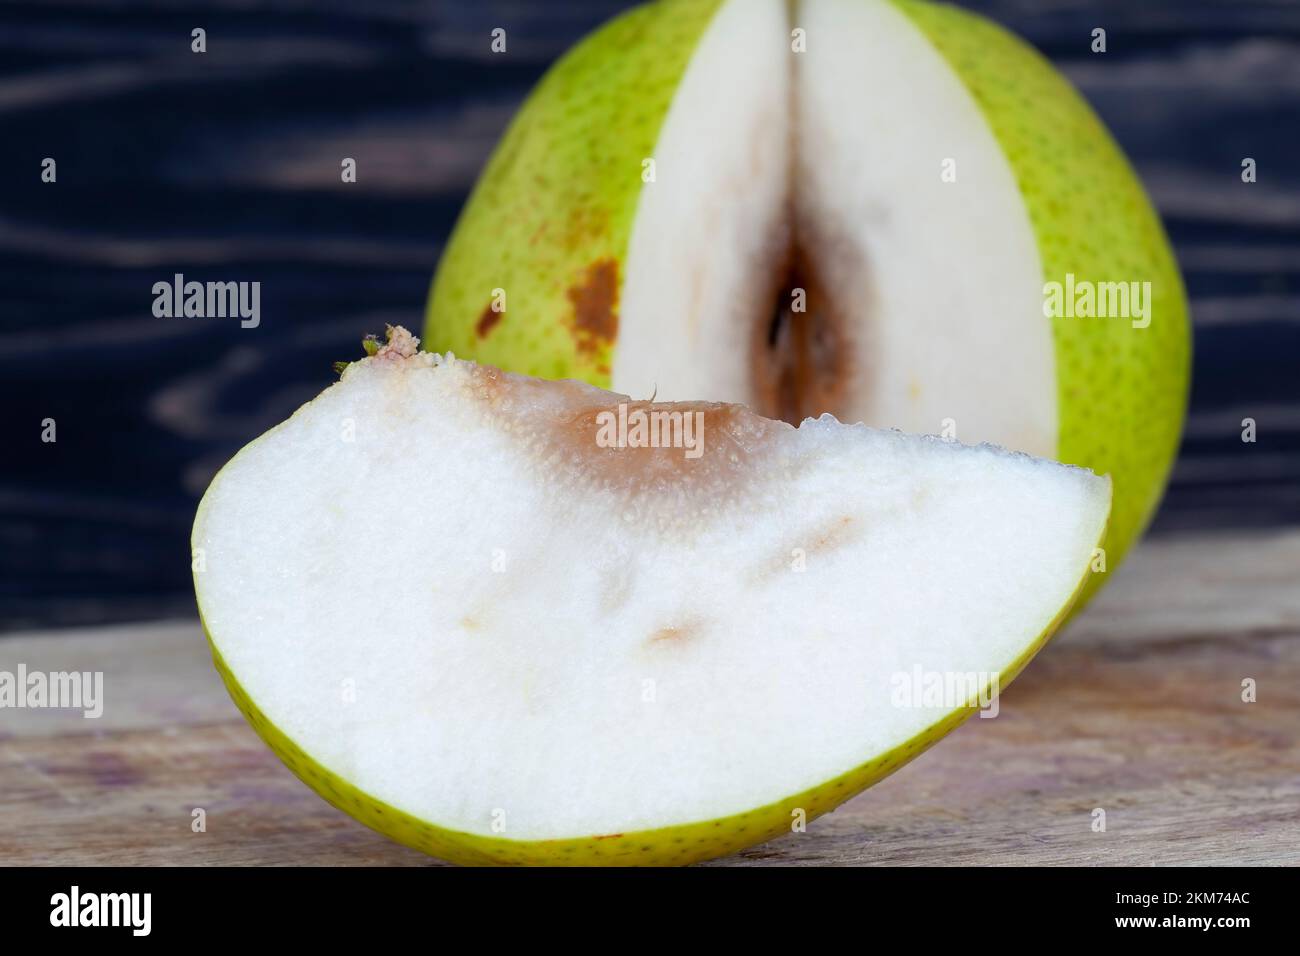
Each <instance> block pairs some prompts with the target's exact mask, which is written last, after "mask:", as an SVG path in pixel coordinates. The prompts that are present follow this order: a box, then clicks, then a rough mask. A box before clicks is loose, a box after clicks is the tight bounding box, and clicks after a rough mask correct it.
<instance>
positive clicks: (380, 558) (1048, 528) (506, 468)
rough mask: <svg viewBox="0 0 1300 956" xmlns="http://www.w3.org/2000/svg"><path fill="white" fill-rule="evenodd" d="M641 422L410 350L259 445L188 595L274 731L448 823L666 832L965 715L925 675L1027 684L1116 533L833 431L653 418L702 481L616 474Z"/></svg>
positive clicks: (1019, 485)
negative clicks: (917, 685) (1029, 666)
mask: <svg viewBox="0 0 1300 956" xmlns="http://www.w3.org/2000/svg"><path fill="white" fill-rule="evenodd" d="M406 351H407V352H409V351H410V350H406ZM630 402H631V400H630V399H628V398H626V397H625V396H621V395H616V394H614V393H610V392H605V391H602V390H600V389H597V388H594V387H591V386H587V385H581V384H577V383H573V382H558V383H550V382H542V381H540V380H536V379H530V378H525V377H520V376H513V375H508V374H505V373H502V372H499V371H498V370H496V369H493V368H490V367H486V366H479V365H475V364H473V363H471V362H466V361H460V360H456V359H454V358H453V357H450V356H448V357H441V356H438V355H433V354H430V353H415V354H403V350H400V349H394V348H391V347H390V348H386V349H384V350H382V351H381V352H380V354H379V355H378V356H376V357H372V358H369V359H365V360H363V361H360V362H356V363H353V364H352V365H350V366H348V368H347V369H346V371H345V372H344V374H343V376H342V380H341V381H340V382H339V383H337V384H335V385H334V386H332V387H330V388H328V389H327V390H326V391H325V392H323V393H322V394H321V395H320V396H319V397H318V398H317V399H315V400H314V401H312V402H310V403H309V404H307V405H304V406H303V407H302V408H300V409H299V410H298V411H297V412H296V413H295V414H294V415H293V416H292V417H291V418H290V419H289V420H288V421H286V422H285V423H283V424H281V425H279V426H277V427H276V428H274V429H273V430H271V431H270V432H268V433H267V434H266V435H264V436H263V437H262V438H260V439H258V440H256V441H255V442H253V443H252V444H250V445H249V446H247V447H246V448H245V449H244V450H243V451H241V452H240V453H239V454H238V455H237V456H236V457H235V458H234V459H233V460H232V461H231V462H230V463H229V464H228V465H227V466H226V467H225V468H224V469H223V470H222V471H221V472H220V474H219V475H218V477H217V478H216V479H215V480H214V481H213V483H212V485H211V487H210V489H209V491H208V493H207V495H206V496H205V498H204V500H203V502H202V504H201V505H200V509H199V514H198V516H197V518H196V522H195V526H194V538H193V543H194V547H195V548H196V549H201V552H202V554H203V556H204V562H203V568H202V570H201V571H199V572H198V573H196V575H195V580H196V593H197V596H198V601H199V606H200V610H201V612H202V616H203V619H204V623H205V627H206V629H207V631H208V634H209V638H210V640H211V642H212V644H213V647H214V649H215V650H216V651H217V652H218V654H219V655H220V659H221V660H223V661H224V666H225V668H226V669H227V670H228V671H229V674H230V675H233V678H234V679H235V680H236V681H237V682H238V685H239V687H240V688H242V691H243V693H245V694H246V695H247V697H248V698H249V699H250V700H251V701H253V702H255V705H256V707H257V708H258V710H259V711H260V715H261V716H262V717H264V718H265V720H266V721H267V722H269V723H270V724H271V725H273V726H274V727H275V728H276V729H277V730H278V732H279V733H280V734H283V736H284V737H285V738H287V739H288V740H289V741H291V742H292V744H293V746H294V747H295V748H296V749H297V751H300V752H301V753H302V754H304V755H306V756H308V757H309V758H310V759H311V761H313V762H314V763H315V764H316V765H318V766H319V767H320V768H323V770H324V771H325V772H327V773H328V774H330V775H332V776H333V777H336V778H337V779H339V780H342V781H345V782H346V783H347V784H349V785H350V786H351V787H354V788H356V790H357V791H359V792H360V793H361V794H364V795H365V796H366V797H368V798H372V799H374V800H375V801H379V802H381V804H382V805H383V806H385V807H390V808H395V809H396V810H397V811H399V812H401V813H403V814H406V815H409V816H410V817H411V818H414V819H415V820H418V821H423V822H426V823H428V824H429V825H430V826H431V827H435V828H439V829H445V830H447V831H454V832H456V833H460V834H469V835H481V836H483V837H484V838H486V839H497V840H508V841H522V842H530V841H554V840H561V841H562V840H567V839H575V838H588V837H593V836H601V835H609V834H617V835H621V834H625V833H637V832H643V831H667V832H670V833H671V832H672V831H673V830H674V828H678V827H684V826H687V825H691V824H698V823H700V822H702V821H711V820H720V819H724V818H729V817H733V816H735V815H736V814H741V813H744V812H746V811H749V810H751V809H753V808H758V807H764V806H768V805H770V804H773V803H775V802H777V801H780V800H782V799H783V798H786V797H788V796H790V795H792V794H796V793H800V792H803V791H806V790H809V789H810V788H814V787H816V786H818V785H819V784H821V783H823V782H825V781H829V780H832V779H834V778H836V777H839V776H841V775H843V774H845V773H846V772H848V771H850V770H852V769H853V768H855V767H859V766H861V765H862V764H864V763H865V762H867V761H870V760H871V759H873V758H874V757H877V756H878V755H881V754H886V753H888V752H890V751H892V750H894V749H895V748H898V747H900V746H902V745H904V744H906V743H907V742H908V741H912V740H915V739H917V738H918V737H919V736H920V735H922V734H924V733H925V732H926V731H927V729H929V728H932V727H933V726H934V725H935V724H936V723H938V722H939V721H940V720H941V719H943V718H944V717H945V715H948V714H950V713H951V712H952V711H953V710H954V709H955V708H954V705H953V704H952V703H951V702H949V703H948V704H947V706H945V707H943V708H941V709H938V710H936V709H934V708H933V707H925V706H916V703H917V702H915V701H914V702H913V706H900V705H899V701H898V686H899V680H900V675H909V676H910V675H913V674H915V673H925V674H933V673H937V674H954V673H957V674H969V673H978V674H986V675H998V674H1003V673H1007V672H1012V671H1014V670H1016V669H1018V667H1019V666H1020V665H1021V664H1023V662H1024V659H1025V658H1026V656H1027V655H1028V654H1030V653H1032V651H1033V650H1034V649H1035V648H1036V647H1037V646H1038V644H1039V643H1040V642H1041V641H1042V640H1043V639H1044V637H1045V635H1047V634H1048V633H1050V631H1051V630H1052V628H1053V627H1054V625H1055V623H1056V622H1058V621H1059V620H1060V618H1061V616H1062V614H1063V613H1064V611H1065V610H1066V609H1067V608H1068V607H1069V605H1070V602H1071V601H1072V599H1073V596H1074V595H1075V593H1076V591H1077V589H1078V588H1079V587H1080V585H1081V579H1083V578H1085V577H1086V575H1087V573H1088V569H1089V568H1088V566H1089V562H1090V559H1091V557H1092V554H1093V549H1094V547H1095V546H1096V545H1097V543H1098V541H1099V540H1100V538H1101V536H1102V533H1103V531H1104V527H1105V524H1106V520H1107V514H1108V510H1109V503H1110V483H1109V479H1106V478H1099V477H1097V476H1095V475H1093V474H1092V473H1091V472H1088V471H1086V470H1082V469H1078V468H1072V467H1067V466H1063V465H1058V464H1055V463H1053V462H1049V461H1043V460H1038V459H1035V458H1031V457H1028V456H1026V455H1023V454H1018V453H1010V452H1005V451H1002V450H1000V449H998V448H995V447H992V446H987V445H984V446H979V447H967V446H963V445H961V444H958V443H956V442H950V441H944V440H942V439H939V438H934V437H920V436H909V435H905V434H902V433H899V432H894V431H878V430H873V429H871V428H868V427H866V426H863V425H843V424H840V423H838V422H836V421H835V420H834V419H833V418H831V417H829V416H825V417H823V418H821V419H816V420H813V419H810V420H807V421H805V422H804V423H803V424H802V425H801V426H800V427H798V428H795V427H792V426H790V425H787V424H785V423H782V422H776V421H771V420H768V419H764V418H761V417H759V416H757V415H754V414H752V413H751V412H749V411H747V410H746V409H744V408H741V407H739V406H729V405H714V404H708V405H705V404H683V405H663V404H660V405H653V406H652V405H650V404H648V403H645V402H639V403H631V404H630V405H627V406H626V407H627V408H628V409H629V411H630V412H635V411H637V410H642V411H662V412H678V413H683V414H690V415H694V414H695V413H699V414H700V416H701V418H702V421H703V431H702V434H700V435H699V437H700V439H701V444H700V445H699V450H700V454H699V455H698V457H693V454H694V453H693V452H691V449H688V448H681V447H676V448H673V447H669V448H649V449H647V448H630V447H622V448H620V447H602V445H601V444H599V443H598V441H597V432H598V423H599V422H601V421H603V419H601V418H600V413H601V412H602V411H604V410H614V411H617V409H618V406H619V404H620V403H630ZM688 452H690V454H688ZM960 706H961V705H960V704H958V705H957V707H960ZM849 795H850V794H847V793H846V794H843V795H842V796H843V797H847V796H849ZM340 805H342V802H341V801H340ZM786 819H787V820H788V819H789V814H788V812H787V813H786ZM367 822H373V821H371V820H368V821H367ZM738 842H739V843H740V844H741V845H743V842H744V841H743V839H742V840H740V841H738Z"/></svg>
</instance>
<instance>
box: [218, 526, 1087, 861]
mask: <svg viewBox="0 0 1300 956" xmlns="http://www.w3.org/2000/svg"><path fill="white" fill-rule="evenodd" d="M1104 535H1105V531H1104V530H1103V537H1104ZM1095 576H1096V575H1094V574H1093V573H1092V572H1091V571H1090V570H1089V571H1085V572H1084V575H1083V578H1082V579H1081V580H1080V581H1079V583H1078V585H1077V586H1076V588H1075V589H1074V593H1073V595H1072V596H1071V598H1070V600H1069V601H1067V602H1066V604H1065V605H1064V606H1063V607H1062V608H1061V610H1060V611H1059V612H1058V613H1057V615H1056V617H1055V618H1053V619H1052V621H1051V623H1050V624H1048V626H1047V627H1046V629H1044V631H1043V633H1042V634H1040V635H1039V636H1038V637H1037V639H1035V640H1034V642H1033V643H1032V644H1030V646H1029V647H1027V648H1025V650H1024V652H1023V653H1022V654H1021V655H1020V656H1019V657H1018V658H1016V660H1015V661H1014V662H1013V663H1012V664H1011V666H1010V667H1008V668H1007V669H1006V670H1005V671H1003V672H1002V673H1001V674H999V675H998V682H997V688H998V693H1001V692H1002V691H1003V690H1005V689H1006V687H1007V685H1009V684H1010V683H1011V681H1012V680H1014V679H1015V678H1016V676H1017V675H1018V674H1019V673H1020V672H1021V671H1022V670H1023V669H1024V667H1025V665H1026V664H1028V663H1029V661H1030V660H1032V659H1033V657H1034V655H1035V654H1037V653H1038V652H1039V650H1041V649H1042V647H1043V645H1044V644H1046V643H1047V641H1048V640H1049V639H1050V638H1051V636H1052V635H1053V634H1054V633H1056V631H1057V629H1058V628H1059V627H1060V626H1061V624H1062V623H1063V622H1064V621H1065V620H1066V618H1067V617H1068V615H1069V613H1070V611H1071V608H1072V606H1073V605H1074V604H1075V603H1076V601H1077V600H1078V598H1079V595H1080V594H1082V593H1083V591H1084V589H1085V587H1086V585H1087V583H1088V581H1089V579H1090V578H1093V577H1095ZM199 618H200V621H202V618H203V614H202V609H201V608H200V612H199ZM203 633H204V635H205V636H206V637H207V639H208V646H209V648H210V649H211V651H212V660H213V663H214V664H215V665H216V668H217V672H218V673H219V674H220V675H221V679H222V681H223V682H224V683H225V685H226V690H227V691H228V692H229V694H230V697H231V699H232V700H233V701H234V702H235V706H236V707H237V708H239V712H240V713H241V714H243V715H244V719H245V720H247V721H248V723H249V725H250V726H251V727H252V728H253V730H254V731H255V732H256V733H257V735H258V736H259V737H261V738H262V740H263V742H264V743H266V745H267V746H268V747H270V748H271V750H272V751H273V752H274V753H275V755H276V756H277V757H279V758H280V759H281V760H282V761H283V762H284V764H285V766H287V767H288V768H289V769H290V770H291V771H292V772H293V773H294V775H295V776H296V777H298V779H299V780H301V781H302V782H303V783H305V784H307V786H309V787H311V788H312V789H313V790H315V791H316V793H318V794H319V795H320V796H321V797H322V798H324V800H325V801H326V802H327V803H329V804H331V805H332V806H334V807H336V808H337V809H339V810H342V811H343V812H344V813H346V814H348V815H349V816H351V817H353V818H354V819H356V820H358V821H359V822H361V823H364V824H365V825H366V826H368V827H370V828H371V829H372V830H377V831H379V832H380V833H382V834H384V835H385V836H387V837H389V838H390V839H392V840H396V841H397V842H398V843H401V844H403V845H405V846H409V847H411V848H413V849H416V850H419V851H421V852H423V853H427V854H429V855H430V856H436V857H438V858H440V859H443V860H447V861H449V862H452V863H459V864H462V865H465V866H682V865H685V864H688V863H698V862H699V861H701V860H709V859H713V858H715V857H719V856H726V855H727V854H729V853H734V852H736V851H737V850H743V849H744V848H746V847H749V846H754V845H756V844H759V843H765V842H766V841H768V840H772V839H775V838H776V837H779V836H783V835H785V834H787V833H791V832H793V824H794V823H795V821H796V820H803V821H811V820H814V819H816V818H817V817H819V816H821V815H822V814H824V813H828V812H829V811H831V810H834V809H835V808H836V807H838V806H839V805H840V804H841V803H843V802H844V801H846V800H848V799H849V798H851V797H854V796H856V795H857V794H859V793H861V792H862V791H863V790H865V789H867V788H868V787H870V786H872V785H873V784H875V783H877V782H878V781H880V780H882V779H883V778H885V777H887V776H889V775H890V774H891V773H893V772H894V771H895V770H897V769H898V768H899V767H901V766H903V765H904V764H906V763H907V762H909V761H910V760H912V759H914V758H915V757H918V756H920V755H921V754H922V753H924V752H925V751H927V750H929V749H930V748H931V747H932V746H934V744H936V743H937V742H938V741H939V740H940V739H941V738H942V737H945V736H946V735H947V734H949V733H950V732H951V731H953V730H955V729H956V728H957V727H959V726H960V725H961V724H963V723H964V722H965V721H966V720H967V719H968V718H969V717H970V716H971V715H973V714H974V713H975V712H976V708H977V703H978V701H980V700H981V699H987V698H988V694H989V690H990V688H989V686H988V685H986V686H985V687H983V688H981V691H980V693H979V694H977V695H976V696H975V697H974V698H972V700H971V701H970V702H969V703H968V704H967V706H965V707H962V708H958V709H957V710H954V711H951V712H950V713H948V714H945V715H944V716H943V717H942V718H940V719H939V720H937V721H935V722H934V723H933V724H931V725H930V726H929V727H928V728H926V729H925V730H923V731H922V732H921V733H919V734H917V735H916V736H915V737H913V738H912V739H911V740H909V741H907V742H906V743H904V744H901V745H900V746H898V747H895V748H894V749H893V750H890V751H888V752H886V753H884V754H881V755H880V756H877V757H875V758H873V759H871V760H868V761H867V762H865V763H863V764H861V765H859V766H857V767H855V768H853V769H852V770H849V771H848V772H846V773H843V774H841V775H840V776H838V777H834V778H832V779H830V780H828V781H826V782H825V783H823V784H820V785H818V786H816V787H812V788H810V789H808V790H805V791H803V792H802V793H796V794H794V795H793V796H790V797H787V798H786V799H784V800H778V801H776V802H775V803H770V804H767V805H766V806H761V807H756V808H754V809H753V810H749V811H746V812H745V813H738V814H735V815H734V816H729V817H722V818H720V819H717V820H704V821H701V822H699V823H690V824H685V825H683V826H677V827H667V828H664V829H659V830H641V831H637V832H628V833H606V834H594V835H592V836H588V837H580V838H573V839H562V840H531V841H524V840H510V839H505V838H501V837H486V836H481V835H478V834H473V833H465V832H462V831H458V830H448V829H445V828H443V827H438V826H435V825H433V824H431V823H427V822H425V821H424V820H420V819H419V818H417V817H414V816H412V815H411V814H409V813H405V812H403V811H401V810H398V809H397V808H396V807H393V806H392V805H390V804H387V803H385V802H383V801H382V800H378V799H376V798H375V797H372V796H370V795H369V794H367V793H366V792H365V791H363V790H361V789H359V788H358V787H356V786H354V785H352V784H351V783H348V781H346V780H344V779H343V778H342V777H340V776H338V775H337V774H335V773H332V772H331V771H329V770H327V769H326V768H325V767H323V766H321V764H319V763H317V762H316V761H315V760H314V759H313V758H312V757H311V756H310V755H309V754H307V753H306V752H305V751H304V750H303V749H302V748H301V747H299V746H298V745H297V744H296V743H294V741H293V740H291V739H290V738H289V737H288V736H287V735H286V734H284V733H283V732H282V731H281V730H280V729H279V728H278V727H276V726H275V725H274V724H273V723H271V722H270V721H269V720H268V719H267V718H266V715H265V714H263V713H262V711H261V710H260V709H259V708H258V706H257V705H256V704H255V703H253V701H252V699H251V698H250V697H249V696H248V694H247V693H245V692H244V689H243V688H242V687H240V685H239V681H238V680H237V679H236V677H235V675H234V673H233V672H232V671H231V670H230V668H229V667H228V666H227V665H226V662H225V661H224V660H223V659H222V657H221V652H220V651H219V650H218V649H217V643H216V641H214V640H213V638H212V634H211V633H210V632H209V631H208V629H207V624H206V622H203ZM800 811H802V814H800Z"/></svg>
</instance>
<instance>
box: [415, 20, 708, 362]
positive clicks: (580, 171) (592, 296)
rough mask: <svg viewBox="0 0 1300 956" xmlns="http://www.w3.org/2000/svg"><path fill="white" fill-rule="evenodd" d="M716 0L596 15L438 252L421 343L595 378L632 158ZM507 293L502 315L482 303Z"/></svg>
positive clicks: (630, 203)
mask: <svg viewBox="0 0 1300 956" xmlns="http://www.w3.org/2000/svg"><path fill="white" fill-rule="evenodd" d="M721 6H722V0H659V2H657V3H653V4H649V5H646V6H643V7H638V8H636V9H633V10H631V11H629V12H627V13H625V14H623V15H621V16H619V17H616V18H615V19H613V20H611V21H610V22H609V23H607V24H605V25H604V26H603V27H601V28H600V29H599V30H597V31H596V32H595V33H593V34H592V35H591V36H589V37H587V38H586V39H585V40H583V41H582V42H580V43H579V44H578V45H577V46H576V47H574V48H573V49H572V50H571V51H569V52H568V53H567V54H566V55H565V56H564V57H563V58H562V59H561V60H560V61H559V62H557V63H556V64H555V66H554V67H552V68H551V70H550V71H549V72H548V73H547V74H546V76H545V77H543V78H542V80H541V82H540V83H539V84H538V85H537V88H536V89H535V90H534V91H533V92H532V94H531V95H530V96H529V97H528V100H527V101H526V102H525V103H524V105H523V107H522V108H521V109H520V111H519V114H518V116H516V117H515V119H514V121H513V122H512V123H511V125H510V128H509V129H508V130H507V131H506V133H505V136H504V137H503V138H502V140H501V143H500V144H499V145H498V146H497V149H496V151H495V152H494V153H493V155H492V157H491V159H490V160H489V161H488V165H487V168H486V169H485V170H484V172H483V176H482V178H481V179H480V180H479V182H478V184H477V186H476V187H475V189H474V191H473V193H472V194H471V196H470V198H469V201H468V203H467V204H466V206H465V209H464V210H463V211H462V213H461V216H460V220H459V222H458V223H457V226H456V228H455V230H454V231H453V233H452V237H451V240H450V241H449V243H448V245H447V247H446V249H445V251H444V252H443V255H442V257H441V259H440V261H439V266H438V273H437V275H436V277H435V279H434V283H433V290H432V294H431V296H430V300H429V307H428V315H427V320H426V324H425V333H424V341H425V344H426V346H427V347H428V348H431V349H436V350H437V351H440V352H447V351H450V352H454V353H455V354H456V355H459V356H461V357H464V358H473V359H475V360H476V361H478V362H482V363H486V364H490V365H497V366H500V367H502V368H507V369H509V370H511V371H514V372H522V373H525V374H528V375H537V376H541V377H544V378H577V379H582V380H585V381H587V382H591V383H592V384H595V385H600V386H602V387H608V385H609V381H610V366H611V356H612V350H613V343H614V339H615V337H616V336H617V331H618V292H619V289H620V287H621V285H622V280H623V275H624V263H625V261H626V253H627V246H628V242H629V241H630V239H631V235H632V223H633V219H634V217H635V215H636V207H637V201H638V200H639V198H640V196H641V189H642V188H643V186H644V185H645V184H644V182H643V180H642V171H643V166H642V163H643V161H644V160H646V159H651V158H653V156H654V149H655V143H656V142H657V141H658V138H659V130H660V128H661V127H662V126H663V122H664V118H665V117H666V116H667V113H668V108H669V106H670V104H671V103H672V98H673V95H674V93H675V92H676V90H677V87H678V85H679V84H680V82H681V78H682V74H683V73H684V72H685V70H686V66H687V64H688V63H689V62H690V58H691V55H692V54H693V53H694V51H695V48H696V46H697V45H698V44H699V40H700V37H701V36H702V35H703V33H704V31H705V29H706V28H707V26H708V24H709V22H710V21H711V20H712V19H713V16H714V14H715V13H716V12H717V10H718V9H719V8H720V7H721ZM494 289H503V290H506V302H505V305H506V308H505V311H504V312H500V311H498V312H493V311H492V310H491V308H490V306H491V304H492V295H493V290H494Z"/></svg>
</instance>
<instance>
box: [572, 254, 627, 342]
mask: <svg viewBox="0 0 1300 956" xmlns="http://www.w3.org/2000/svg"><path fill="white" fill-rule="evenodd" d="M566 294H567V295H568V298H569V302H570V303H571V304H572V305H573V341H574V344H575V345H576V346H577V348H578V352H579V354H582V355H586V356H588V357H591V356H594V355H595V354H596V353H597V352H599V351H600V350H601V349H602V348H604V347H606V346H608V345H609V344H610V343H611V342H613V341H614V339H615V337H616V336H617V335H618V261H617V260H615V259H600V260H598V261H596V262H593V263H592V264H591V265H589V266H588V267H587V271H586V272H584V273H583V276H582V280H581V281H580V282H578V283H577V284H575V285H572V286H570V287H569V290H568V292H567V293H566Z"/></svg>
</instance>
